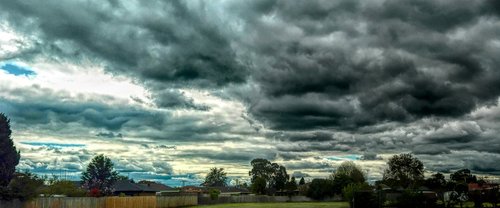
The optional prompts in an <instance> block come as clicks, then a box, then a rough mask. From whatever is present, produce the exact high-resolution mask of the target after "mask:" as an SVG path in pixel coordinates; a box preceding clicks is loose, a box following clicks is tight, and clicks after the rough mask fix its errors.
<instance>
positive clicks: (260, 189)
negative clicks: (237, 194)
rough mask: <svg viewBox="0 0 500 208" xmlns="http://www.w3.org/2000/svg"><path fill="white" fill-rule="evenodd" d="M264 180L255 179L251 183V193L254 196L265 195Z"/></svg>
mask: <svg viewBox="0 0 500 208" xmlns="http://www.w3.org/2000/svg"><path fill="white" fill-rule="evenodd" d="M266 183H267V182H266V179H264V178H261V177H257V178H255V179H254V180H253V181H252V185H251V187H250V188H251V189H252V192H254V193H256V194H265V193H266Z"/></svg>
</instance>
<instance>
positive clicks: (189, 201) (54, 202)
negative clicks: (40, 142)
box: [0, 195, 198, 208]
mask: <svg viewBox="0 0 500 208" xmlns="http://www.w3.org/2000/svg"><path fill="white" fill-rule="evenodd" d="M195 205H198V197H197V196H192V195H190V196H131V197H100V198H94V197H60V198H59V197H50V198H48V197H40V198H35V199H33V200H31V201H28V202H24V203H20V202H19V201H17V200H14V201H0V207H2V208H3V207H9V208H89V207H91V208H170V207H184V206H195Z"/></svg>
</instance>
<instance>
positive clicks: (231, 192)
mask: <svg viewBox="0 0 500 208" xmlns="http://www.w3.org/2000/svg"><path fill="white" fill-rule="evenodd" d="M209 189H218V190H219V191H220V195H219V196H235V195H248V194H250V191H249V190H248V189H246V188H240V187H236V186H216V187H208V188H207V190H206V191H207V192H208V190H209Z"/></svg>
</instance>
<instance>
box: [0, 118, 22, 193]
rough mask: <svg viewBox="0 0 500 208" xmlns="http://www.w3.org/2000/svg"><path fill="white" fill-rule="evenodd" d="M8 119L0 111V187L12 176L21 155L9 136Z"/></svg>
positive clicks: (5, 184)
mask: <svg viewBox="0 0 500 208" xmlns="http://www.w3.org/2000/svg"><path fill="white" fill-rule="evenodd" d="M11 133H12V131H11V130H10V120H9V119H8V118H7V116H5V114H3V113H0V187H6V186H7V185H9V183H10V181H11V180H12V178H13V177H14V173H15V172H16V166H17V164H19V158H20V157H21V155H20V154H19V151H17V150H16V147H15V146H14V142H13V141H12V139H11V138H10V135H11Z"/></svg>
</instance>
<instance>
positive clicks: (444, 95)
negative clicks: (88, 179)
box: [0, 0, 500, 176]
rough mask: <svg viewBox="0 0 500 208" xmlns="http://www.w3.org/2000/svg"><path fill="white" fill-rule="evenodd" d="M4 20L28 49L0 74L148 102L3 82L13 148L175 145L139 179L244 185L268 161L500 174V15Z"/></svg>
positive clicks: (127, 15) (273, 12) (313, 169)
mask: <svg viewBox="0 0 500 208" xmlns="http://www.w3.org/2000/svg"><path fill="white" fill-rule="evenodd" d="M0 11H1V14H0V17H1V22H0V24H1V25H5V27H1V28H11V30H12V31H14V32H15V33H16V34H18V35H20V36H22V37H23V38H22V39H21V40H19V41H18V42H21V43H22V44H20V45H19V46H16V47H17V49H16V50H9V51H7V50H5V51H0V61H21V62H26V63H28V64H36V63H37V62H50V63H52V64H55V65H57V64H60V65H64V64H65V63H72V64H75V65H80V66H81V67H82V68H85V67H86V65H85V63H87V62H88V61H89V60H90V62H92V63H97V65H99V66H100V67H102V68H103V70H104V72H105V73H106V74H108V75H111V76H116V77H118V76H125V77H127V78H129V79H130V80H131V82H132V83H134V84H136V85H139V86H142V87H143V88H144V89H145V90H146V91H147V92H148V94H147V95H145V96H144V97H143V98H137V97H131V98H130V99H122V98H120V99H119V98H115V97H113V96H102V95H96V94H78V95H76V96H75V95H74V94H72V92H71V89H68V90H67V91H60V90H59V91H58V90H54V89H49V88H47V87H41V86H38V85H28V86H29V87H26V85H24V86H19V87H16V86H13V85H15V84H14V82H12V84H10V85H9V86H7V84H3V85H2V84H1V83H0V87H1V89H2V91H3V93H0V111H5V112H6V113H7V115H9V116H10V117H11V119H12V121H13V124H15V125H13V126H14V127H13V128H14V130H15V131H18V132H20V133H17V137H16V139H22V138H18V137H23V136H25V137H28V136H31V137H34V136H33V135H39V136H38V137H37V138H38V139H41V140H44V139H45V138H52V139H59V140H66V141H71V142H76V141H79V140H80V139H84V138H88V139H89V140H92V141H96V142H97V143H99V142H111V143H113V144H117V145H122V146H127V145H130V146H133V145H136V144H137V146H138V147H137V148H140V146H139V145H141V144H142V145H147V146H148V147H149V146H151V147H153V146H161V145H163V146H174V147H176V148H167V149H166V150H165V151H164V152H162V158H160V159H162V160H165V161H166V162H165V163H164V164H158V163H155V161H153V160H154V159H153V158H144V161H146V162H147V163H148V164H149V163H151V164H150V165H148V166H147V167H146V166H140V165H139V162H137V163H134V162H129V164H128V165H129V166H130V167H128V166H127V168H130V170H134V171H143V172H162V173H163V172H165V173H173V172H175V171H176V165H177V166H179V167H182V168H179V169H188V167H191V166H190V165H192V164H196V163H198V162H200V161H203V162H209V161H216V162H213V164H217V162H218V163H221V164H224V165H227V167H228V168H234V169H235V172H237V173H238V174H241V175H245V171H243V169H244V168H246V167H248V162H249V161H250V160H251V159H252V158H256V157H264V158H268V159H271V160H280V161H282V163H283V164H284V165H285V166H287V167H288V168H290V169H291V170H293V171H296V173H297V174H296V175H313V176H314V174H320V173H328V171H332V170H334V169H335V167H336V165H337V163H336V161H328V160H326V159H325V158H326V157H327V156H332V155H350V154H359V155H363V157H362V159H360V160H358V161H357V162H360V163H362V164H366V167H367V168H370V169H373V171H374V172H377V171H378V172H380V171H379V170H380V167H378V166H377V167H375V166H374V165H373V164H378V163H379V161H381V160H383V159H384V157H382V156H381V155H387V154H395V153H400V152H412V153H414V154H416V156H417V157H419V158H421V159H422V160H423V161H424V163H425V164H426V168H427V169H428V170H429V171H444V172H449V171H451V170H455V169H459V168H462V167H466V168H471V169H472V170H473V171H476V172H480V173H485V174H498V173H499V171H500V168H499V167H498V165H496V164H495V163H494V161H496V160H497V159H498V157H500V152H499V150H500V139H499V138H498V136H497V135H500V127H499V126H500V125H499V124H500V122H499V121H500V119H499V118H500V117H499V116H500V109H499V104H498V98H499V95H500V69H499V67H500V61H499V59H498V58H497V57H500V38H499V37H500V30H499V29H498V28H500V21H499V18H500V3H499V1H495V0H479V1H465V0H463V1H462V0H459V1H455V0H441V1H432V0H417V1H396V0H377V1H351V0H339V1H319V0H318V1H293V2H292V1H272V0H267V1H218V2H212V1H168V2H164V1H148V2H142V1H71V2H60V1H44V2H38V1H10V0H8V1H3V2H1V3H0ZM0 43H2V42H0ZM1 50H4V49H1ZM38 70H44V69H38ZM61 73H68V74H71V73H72V72H71V70H68V71H61ZM2 76H3V75H2ZM34 79H37V78H34ZM248 144H251V145H248ZM203 146H205V147H206V148H205V149H203V148H202V147H203ZM127 147H128V146H127ZM221 147H223V148H221ZM134 148H136V147H135V146H134V147H133V148H132V147H130V148H129V149H127V150H123V151H124V152H127V151H128V152H133V151H135V149H134ZM160 149H162V148H157V149H155V148H150V149H149V151H151V152H149V153H156V151H159V150H160ZM146 150H148V148H145V149H144V150H141V151H146ZM26 151H33V152H37V151H55V150H47V149H40V150H37V149H36V148H35V149H34V148H31V149H27V150H26ZM95 151H104V150H102V149H99V148H97V147H96V148H95ZM106 151H109V150H106ZM144 153H148V152H144ZM47 154H49V153H47ZM50 154H53V153H50ZM112 154H114V153H112ZM131 157H133V156H132V154H129V155H119V154H118V153H116V155H115V158H114V159H116V160H117V161H119V159H120V158H122V159H123V158H124V159H128V160H130V161H132V160H131V159H132V158H131ZM485 157H487V158H488V159H486V160H485V162H479V161H480V160H481V159H482V158H485ZM26 158H27V157H25V160H27V159H26ZM31 159H34V158H31ZM138 161H140V160H138ZM436 161H441V162H439V163H438V162H436ZM40 162H42V163H44V164H45V163H49V162H50V161H40ZM85 162H86V160H81V161H80V164H83V163H85ZM26 164H31V163H29V162H26ZM120 164H122V163H121V162H120ZM123 164H124V163H123ZM155 164H156V165H155ZM208 165H212V164H210V163H208ZM122 166H123V167H126V165H125V164H124V165H122ZM67 167H68V168H73V169H74V168H78V167H79V166H75V165H72V166H71V165H68V166H67ZM237 167H239V168H237ZM178 171H180V170H178ZM199 171H200V170H196V171H195V172H199ZM229 172H231V170H229Z"/></svg>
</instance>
